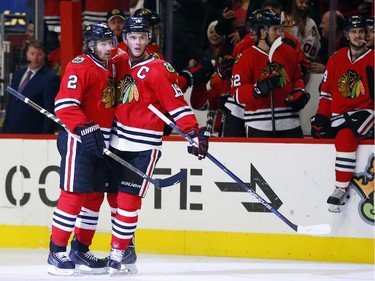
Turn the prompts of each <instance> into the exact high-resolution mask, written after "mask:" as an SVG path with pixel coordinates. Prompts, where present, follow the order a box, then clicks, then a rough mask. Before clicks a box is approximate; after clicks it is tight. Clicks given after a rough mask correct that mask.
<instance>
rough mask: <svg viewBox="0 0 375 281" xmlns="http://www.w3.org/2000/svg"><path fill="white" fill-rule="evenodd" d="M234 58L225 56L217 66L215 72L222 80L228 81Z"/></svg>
mask: <svg viewBox="0 0 375 281" xmlns="http://www.w3.org/2000/svg"><path fill="white" fill-rule="evenodd" d="M233 63H234V58H233V57H231V56H225V57H224V58H223V59H222V60H221V61H220V62H219V63H218V65H217V67H216V71H217V74H218V75H219V77H220V78H221V79H223V80H230V78H231V76H232V68H233Z"/></svg>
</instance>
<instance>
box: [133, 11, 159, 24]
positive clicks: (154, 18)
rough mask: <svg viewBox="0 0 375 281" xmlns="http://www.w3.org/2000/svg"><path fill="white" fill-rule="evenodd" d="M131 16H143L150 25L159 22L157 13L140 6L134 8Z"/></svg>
mask: <svg viewBox="0 0 375 281" xmlns="http://www.w3.org/2000/svg"><path fill="white" fill-rule="evenodd" d="M133 17H142V18H145V19H146V20H147V21H148V22H149V24H150V25H157V24H158V23H160V16H159V14H158V13H157V12H154V11H151V10H149V9H146V8H140V9H138V10H136V11H135V12H134V14H133Z"/></svg>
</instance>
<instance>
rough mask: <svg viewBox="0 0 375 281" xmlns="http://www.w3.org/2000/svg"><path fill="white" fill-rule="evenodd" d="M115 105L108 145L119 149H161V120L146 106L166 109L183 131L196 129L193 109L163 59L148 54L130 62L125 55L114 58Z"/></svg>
mask: <svg viewBox="0 0 375 281" xmlns="http://www.w3.org/2000/svg"><path fill="white" fill-rule="evenodd" d="M114 64H115V68H116V81H117V83H116V85H117V97H116V100H117V106H116V110H115V119H116V122H115V125H114V128H113V135H112V137H111V143H110V145H111V146H112V147H114V148H116V149H118V150H122V151H145V150H150V149H159V150H161V145H162V136H163V129H164V122H163V121H162V120H161V119H160V118H159V117H158V116H156V115H155V114H154V113H153V112H152V111H151V110H150V109H148V106H149V105H150V104H152V105H154V106H155V107H156V108H157V109H158V110H160V111H161V112H162V113H166V112H168V113H169V114H170V116H171V117H172V118H173V119H174V121H175V122H176V123H177V125H178V126H179V127H180V128H181V130H183V131H184V132H189V131H191V130H193V129H194V130H197V129H198V122H197V120H196V118H195V115H194V113H193V111H192V110H191V109H190V107H189V106H188V104H187V103H186V101H185V99H184V97H183V93H182V91H181V90H180V88H179V87H178V86H177V84H176V83H177V73H176V72H175V70H174V69H173V67H172V66H171V65H170V64H169V63H168V62H166V61H164V60H160V59H156V58H154V57H153V56H151V55H150V56H149V57H148V58H147V59H146V60H144V61H142V62H140V63H138V64H136V65H132V64H131V62H130V60H129V57H128V54H126V53H125V54H123V55H121V56H118V57H116V58H114Z"/></svg>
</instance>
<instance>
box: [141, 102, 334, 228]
mask: <svg viewBox="0 0 375 281" xmlns="http://www.w3.org/2000/svg"><path fill="white" fill-rule="evenodd" d="M148 108H149V109H150V110H151V111H152V112H153V113H155V114H156V115H157V116H158V117H159V118H160V119H162V120H163V121H164V122H165V123H166V124H168V125H169V126H170V127H172V128H173V129H174V130H175V131H176V132H177V133H179V134H180V135H181V136H183V137H184V138H185V140H187V141H188V142H189V143H190V144H191V145H194V144H195V142H194V141H193V140H192V139H191V138H190V136H189V135H187V134H185V133H184V132H183V131H182V130H181V129H180V128H179V127H177V125H176V124H174V123H173V122H172V121H171V120H169V119H168V118H167V117H166V116H165V115H164V114H163V113H161V112H160V111H159V110H158V109H156V108H155V107H154V106H153V105H152V104H150V105H149V106H148ZM207 158H208V159H210V160H211V161H212V162H213V163H214V164H215V165H216V166H218V167H219V168H220V169H221V170H223V171H224V172H225V173H226V174H228V175H229V176H230V177H231V178H232V179H234V180H235V181H236V183H237V184H238V185H239V186H240V187H241V188H243V189H244V190H245V191H246V192H249V193H250V194H251V195H253V196H254V197H255V198H256V199H257V200H258V201H259V202H260V203H262V204H263V206H265V207H266V208H267V209H268V210H270V211H271V212H272V213H274V214H275V215H276V216H277V217H278V218H279V219H281V220H282V221H283V222H285V223H286V224H287V225H289V226H290V227H291V228H292V229H293V230H294V231H296V232H297V233H300V234H308V235H322V234H328V233H330V232H331V226H330V225H329V224H318V225H310V226H300V225H296V224H294V223H292V222H291V221H290V220H288V219H287V218H286V217H284V216H283V215H282V214H281V213H280V212H279V211H277V210H276V209H274V208H273V207H272V206H271V205H270V204H268V202H267V201H266V200H264V199H263V198H262V197H260V196H259V195H258V194H257V193H256V192H255V191H254V190H253V189H251V188H250V187H248V186H247V185H246V184H245V183H244V182H243V181H242V180H241V179H240V178H238V177H237V176H236V175H235V174H233V173H232V172H231V171H230V170H229V169H228V168H226V167H225V166H224V165H223V164H222V163H220V162H219V161H218V160H217V159H216V158H215V157H213V156H212V155H211V154H210V153H207Z"/></svg>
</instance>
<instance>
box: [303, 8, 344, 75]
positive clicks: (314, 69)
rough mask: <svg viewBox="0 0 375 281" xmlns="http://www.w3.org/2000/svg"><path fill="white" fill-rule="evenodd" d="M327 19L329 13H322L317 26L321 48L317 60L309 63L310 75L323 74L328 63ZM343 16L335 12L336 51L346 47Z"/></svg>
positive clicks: (328, 28)
mask: <svg viewBox="0 0 375 281" xmlns="http://www.w3.org/2000/svg"><path fill="white" fill-rule="evenodd" d="M329 19H330V11H328V12H326V13H324V15H323V16H322V20H321V23H320V25H319V28H320V32H321V48H320V51H319V52H318V56H317V58H316V59H315V60H314V61H313V62H311V64H310V72H311V73H323V72H324V69H325V65H326V63H327V61H328V58H329V54H328V51H329V50H328V43H329V42H328V39H329V30H330V26H329ZM344 20H345V19H344V16H343V14H342V13H340V12H339V11H336V32H335V33H336V39H335V41H336V50H339V49H341V48H342V47H345V46H347V41H346V39H345V37H344V30H343V27H344Z"/></svg>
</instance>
